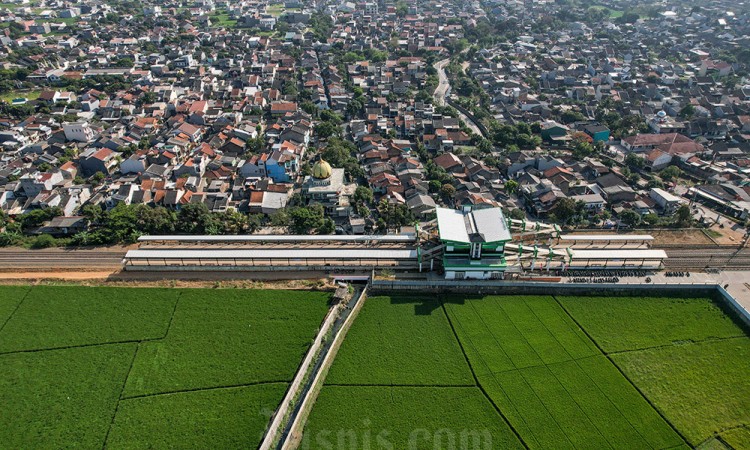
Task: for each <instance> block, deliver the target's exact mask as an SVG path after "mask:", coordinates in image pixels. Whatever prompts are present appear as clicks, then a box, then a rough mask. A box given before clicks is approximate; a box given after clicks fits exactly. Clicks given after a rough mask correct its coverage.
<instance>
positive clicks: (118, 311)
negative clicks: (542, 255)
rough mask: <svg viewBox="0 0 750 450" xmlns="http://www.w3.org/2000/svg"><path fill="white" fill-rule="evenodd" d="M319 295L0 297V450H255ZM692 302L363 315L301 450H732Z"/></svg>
mask: <svg viewBox="0 0 750 450" xmlns="http://www.w3.org/2000/svg"><path fill="white" fill-rule="evenodd" d="M329 300H330V294H328V293H324V292H305V291H282V290H245V289H163V288H115V287H82V286H45V285H38V286H0V404H2V405H3V407H2V408H0V423H2V424H3V426H2V427H0V448H69V447H77V448H108V449H109V448H111V449H120V448H128V449H129V448H255V447H257V446H258V444H259V442H260V440H261V438H262V436H263V433H264V431H265V429H266V427H267V426H268V423H269V420H270V418H271V416H272V414H273V411H274V410H275V409H276V408H277V407H278V405H279V403H280V401H281V399H282V398H283V396H284V394H285V392H286V389H287V387H288V384H289V382H290V381H291V380H292V378H293V377H294V374H295V372H296V370H297V367H298V365H299V363H300V361H301V359H302V357H303V356H304V354H305V352H306V351H307V349H308V348H309V345H310V344H311V342H312V340H313V338H314V336H315V333H316V331H317V329H318V328H319V326H320V323H321V321H322V319H323V317H324V316H325V314H326V312H327V310H328V307H329ZM748 369H750V339H749V338H748V333H747V330H746V329H745V328H744V327H743V326H742V325H741V324H740V323H738V322H736V321H735V320H733V319H732V317H730V315H728V313H727V312H726V311H725V308H724V307H723V306H722V305H720V304H717V303H715V302H714V301H713V300H711V299H708V298H672V297H566V296H553V295H547V296H484V297H470V296H457V295H442V296H438V295H434V296H426V295H424V296H423V295H397V294H394V295H390V296H378V297H371V298H369V299H367V300H366V303H365V305H364V308H363V309H362V311H361V312H360V313H359V315H358V317H357V318H356V320H355V322H354V324H353V326H352V328H351V329H350V330H349V332H348V334H347V336H346V338H345V340H344V341H343V344H342V346H341V348H340V349H339V351H338V354H337V356H336V359H335V361H334V363H333V366H332V367H331V369H330V371H329V372H328V374H327V377H326V380H325V384H324V386H323V387H322V389H321V391H320V395H319V397H318V399H317V402H316V404H315V405H314V407H313V408H312V411H311V414H310V416H309V419H308V422H307V425H306V427H305V431H304V435H303V436H302V443H301V445H302V447H301V448H310V449H317V448H338V449H341V448H372V449H376V448H399V449H401V448H419V449H423V448H424V449H428V448H429V449H433V448H503V449H506V448H508V449H513V448H518V449H521V448H531V449H549V448H554V449H566V448H590V449H606V448H613V449H620V448H627V449H642V448H643V449H647V448H650V449H677V448H693V447H698V448H702V449H707V448H712V449H722V450H723V449H745V448H750V427H749V425H750V377H748V376H747V374H748V373H749V372H750V371H749V370H748Z"/></svg>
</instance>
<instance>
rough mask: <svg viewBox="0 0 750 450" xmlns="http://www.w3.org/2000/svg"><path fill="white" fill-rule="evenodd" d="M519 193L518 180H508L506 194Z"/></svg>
mask: <svg viewBox="0 0 750 450" xmlns="http://www.w3.org/2000/svg"><path fill="white" fill-rule="evenodd" d="M517 191H518V181H516V180H508V181H506V182H505V192H507V193H508V194H509V195H510V194H515V193H516V192H517Z"/></svg>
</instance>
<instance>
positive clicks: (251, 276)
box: [0, 270, 335, 290]
mask: <svg viewBox="0 0 750 450" xmlns="http://www.w3.org/2000/svg"><path fill="white" fill-rule="evenodd" d="M290 274H291V273H290V272H287V273H286V274H284V273H283V272H282V273H280V272H194V273H184V272H182V273H170V272H155V273H144V272H123V271H121V270H106V271H95V270H91V271H72V270H69V271H55V270H49V271H42V270H40V271H18V272H7V271H6V272H0V285H10V284H58V283H61V284H76V285H82V286H121V287H175V288H237V289H306V290H310V289H313V290H318V289H325V290H327V289H334V288H335V286H334V284H333V282H332V280H330V279H328V278H327V277H326V276H325V274H324V273H322V272H297V273H294V274H293V275H292V276H294V277H295V279H286V278H288V277H289V276H290ZM285 275H286V276H285Z"/></svg>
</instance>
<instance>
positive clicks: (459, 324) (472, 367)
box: [441, 297, 572, 445]
mask: <svg viewBox="0 0 750 450" xmlns="http://www.w3.org/2000/svg"><path fill="white" fill-rule="evenodd" d="M441 298H442V297H441ZM443 312H445V315H446V317H448V324H449V325H450V326H451V329H452V330H453V334H454V337H455V339H456V340H457V341H458V344H459V347H460V348H461V351H463V352H464V358H466V362H467V364H469V369H470V370H471V372H472V375H474V379H475V381H476V383H477V386H478V387H479V388H480V389H481V390H482V394H483V395H484V396H485V397H487V399H488V401H490V403H492V405H493V406H495V408H496V409H497V408H498V407H497V405H496V404H495V402H494V401H493V400H492V398H491V397H490V396H489V394H488V393H487V392H486V391H485V390H484V387H483V386H482V384H481V383H480V381H479V377H478V376H477V375H476V373H475V372H474V366H473V365H472V363H471V360H470V359H469V356H468V355H467V354H466V352H465V351H464V347H463V343H462V342H461V339H460V338H459V337H458V333H457V332H456V330H455V325H454V324H453V321H452V320H451V318H450V314H448V309H447V308H446V307H445V303H443ZM471 312H472V315H476V314H477V312H476V310H475V309H474V308H471ZM456 324H457V326H458V327H459V328H461V329H462V330H463V329H464V327H463V325H462V324H461V320H460V319H459V318H458V317H456ZM485 328H486V327H485ZM490 334H491V335H492V333H490ZM492 336H493V340H495V336H494V335H492ZM466 341H467V344H468V345H470V346H471V347H472V348H473V349H474V351H476V352H477V353H479V350H477V348H476V345H474V342H473V341H472V340H471V337H469V336H467V337H466ZM495 342H497V341H495ZM497 345H498V348H499V349H500V350H501V351H502V352H503V354H505V356H506V357H507V358H508V361H509V362H510V364H511V365H513V367H514V368H513V369H508V370H518V369H517V368H516V367H515V365H514V364H513V361H512V360H511V359H510V357H509V356H508V354H507V352H506V351H505V349H504V348H502V346H500V344H499V343H498V344H497ZM479 364H482V365H483V366H484V367H485V368H486V369H487V373H488V374H489V377H491V378H492V379H493V380H494V381H495V385H497V387H498V388H499V389H500V391H501V392H502V393H503V395H504V396H505V397H506V398H507V399H508V403H509V404H510V407H511V408H512V409H513V410H514V411H515V412H516V414H517V415H518V417H519V419H520V420H521V422H522V423H523V424H524V425H525V426H526V427H528V428H529V430H531V429H532V428H531V425H529V422H528V421H527V420H526V418H525V417H524V415H523V414H521V411H520V410H519V409H518V405H516V404H515V403H514V402H513V400H512V399H511V397H510V395H508V392H507V391H506V390H505V388H504V387H503V386H502V384H500V380H498V379H497V375H496V372H492V371H491V370H490V368H489V365H488V364H487V361H485V359H484V358H482V357H481V356H480V357H479ZM524 382H525V380H524ZM535 395H536V394H535ZM537 399H538V397H537ZM540 401H541V400H540ZM542 406H544V405H542ZM545 410H546V407H545ZM548 413H549V411H548ZM550 417H551V415H550ZM552 420H553V421H554V417H553V418H552ZM555 425H556V426H557V427H558V428H559V425H557V422H555ZM530 438H531V439H532V440H534V441H536V442H537V444H538V443H539V442H538V439H537V438H536V436H535V435H534V433H533V432H531V436H530ZM565 439H566V440H567V439H568V437H567V436H565ZM524 444H526V443H525V442H524ZM571 445H572V444H571Z"/></svg>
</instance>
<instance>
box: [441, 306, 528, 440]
mask: <svg viewBox="0 0 750 450" xmlns="http://www.w3.org/2000/svg"><path fill="white" fill-rule="evenodd" d="M438 300H439V301H440V307H441V308H442V310H443V314H445V317H446V318H447V319H448V325H450V327H451V332H452V333H453V338H454V339H456V342H458V346H459V348H460V349H461V353H463V355H464V359H466V364H468V366H469V370H471V375H472V376H473V377H474V382H475V383H476V384H477V387H478V388H479V390H480V391H481V392H482V395H484V398H486V399H487V401H488V402H490V405H492V407H493V408H495V411H496V412H497V414H498V415H499V416H500V417H501V418H502V419H503V421H505V423H506V424H507V425H508V428H510V431H512V432H513V434H514V435H515V436H516V439H518V442H520V443H521V445H523V447H524V448H526V449H528V448H529V445H528V444H527V443H526V441H525V440H524V439H523V437H521V434H520V433H519V432H518V430H516V427H514V426H513V424H512V423H510V420H508V418H507V417H505V414H503V411H502V410H501V409H500V408H499V407H498V406H497V404H495V402H494V400H492V397H490V395H489V393H487V391H486V390H485V389H484V386H482V383H480V382H479V378H478V377H477V374H476V373H475V372H474V367H473V366H472V365H471V361H470V360H469V355H467V354H466V350H465V349H464V346H463V344H462V343H461V339H459V337H458V334H457V333H456V329H455V327H454V326H453V321H452V320H451V318H450V316H449V315H448V311H447V310H446V309H445V301H443V295H442V294H440V295H438ZM475 313H476V311H475ZM485 327H486V325H485ZM488 331H489V330H488ZM511 364H513V362H512V361H511ZM495 381H497V380H495ZM499 384H500V383H498V385H499ZM503 392H505V391H504V390H503ZM506 396H507V394H506ZM508 399H510V397H508ZM511 403H513V402H511ZM514 407H515V406H514ZM520 415H521V414H520V413H519V416H520Z"/></svg>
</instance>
